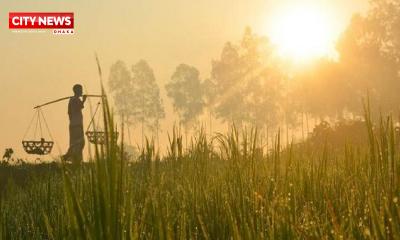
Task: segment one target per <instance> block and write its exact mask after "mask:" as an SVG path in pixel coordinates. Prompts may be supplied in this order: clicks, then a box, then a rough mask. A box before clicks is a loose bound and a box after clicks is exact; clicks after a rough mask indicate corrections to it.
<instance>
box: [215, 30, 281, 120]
mask: <svg viewBox="0 0 400 240" xmlns="http://www.w3.org/2000/svg"><path fill="white" fill-rule="evenodd" d="M282 77H283V75H282V74H281V73H280V72H279V70H278V68H276V67H275V66H274V64H273V58H272V47H271V45H270V44H269V42H268V40H267V39H265V38H261V37H258V36H257V35H255V34H253V33H252V32H251V29H250V28H246V30H245V33H244V35H243V38H242V41H241V42H240V44H239V45H234V44H232V43H230V42H228V43H226V44H225V46H224V48H223V49H222V53H221V56H220V59H219V60H216V61H213V62H212V71H211V81H212V83H213V86H215V90H216V97H215V99H216V100H215V102H214V109H215V112H216V116H217V118H221V119H222V120H224V121H228V122H233V123H235V124H242V123H250V124H255V125H257V126H259V127H262V126H264V125H266V124H270V125H273V124H276V121H273V119H274V118H275V117H276V116H277V115H278V112H279V109H280V106H279V105H280V100H281V99H280V95H281V81H282Z"/></svg>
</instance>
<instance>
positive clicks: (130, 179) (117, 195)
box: [0, 99, 400, 239]
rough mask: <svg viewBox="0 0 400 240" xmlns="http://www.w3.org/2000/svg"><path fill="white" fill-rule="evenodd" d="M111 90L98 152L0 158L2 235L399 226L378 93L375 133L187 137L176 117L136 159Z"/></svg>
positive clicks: (342, 235) (215, 233)
mask: <svg viewBox="0 0 400 240" xmlns="http://www.w3.org/2000/svg"><path fill="white" fill-rule="evenodd" d="M104 101H105V102H104V105H105V106H106V107H105V108H104V122H105V126H106V128H105V131H106V133H107V143H106V144H105V146H104V147H101V146H96V149H95V152H94V156H93V157H92V160H91V161H90V162H89V163H85V164H83V165H82V166H78V167H76V166H75V167H73V166H69V165H56V164H54V165H51V166H50V165H49V166H46V165H42V166H36V165H29V164H25V165H21V166H1V167H0V172H1V173H2V174H9V175H10V176H9V177H7V178H5V179H7V183H4V184H3V183H2V184H1V190H0V194H1V195H0V236H1V238H2V239H399V238H400V207H399V203H400V202H399V197H400V196H399V194H400V192H399V190H400V188H399V176H400V168H399V154H398V151H397V148H398V147H399V145H398V139H397V137H396V134H395V130H394V126H393V120H392V119H391V118H390V117H388V118H381V121H380V122H378V123H373V121H372V117H371V115H370V112H369V106H368V103H366V104H365V131H366V132H367V133H368V145H363V146H353V145H351V144H346V143H343V147H341V148H339V149H337V148H333V147H332V146H330V145H329V142H325V143H324V144H322V145H320V147H315V146H311V147H310V146H307V144H291V145H289V146H287V147H285V148H283V147H282V145H281V142H280V134H279V133H278V134H277V135H276V137H275V141H274V147H273V148H272V149H270V150H269V151H263V148H262V144H261V142H260V137H259V135H258V131H257V129H255V128H254V129H246V128H244V129H239V128H237V127H236V126H232V128H231V130H230V132H229V133H228V134H217V135H215V136H214V137H212V138H209V137H208V136H207V135H206V134H205V133H204V131H200V132H199V133H198V134H197V135H196V136H195V137H193V138H192V140H191V143H190V144H189V145H188V147H187V148H184V146H183V143H182V139H183V137H182V135H181V133H180V131H179V129H178V128H174V129H173V131H172V133H171V134H170V135H169V147H168V152H167V154H166V155H165V156H160V155H159V154H158V151H157V149H156V148H155V145H154V142H153V141H152V140H147V141H146V144H145V147H144V148H143V149H142V150H141V154H140V156H139V158H138V159H137V160H136V161H133V162H130V161H128V160H127V159H126V158H125V157H124V156H125V154H124V146H123V144H119V143H117V142H116V141H115V138H114V134H115V122H114V119H113V116H112V114H111V112H112V111H111V110H110V108H109V107H108V104H107V100H106V99H105V100H104ZM122 128H123V127H122ZM121 130H122V133H123V129H121ZM122 135H123V134H122ZM122 138H123V137H122ZM122 142H123V141H122ZM21 172H24V173H25V174H24V175H25V176H27V175H28V177H26V179H25V180H24V181H20V179H19V177H17V176H19V174H20V173H21Z"/></svg>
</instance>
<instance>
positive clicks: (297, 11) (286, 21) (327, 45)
mask: <svg viewBox="0 0 400 240" xmlns="http://www.w3.org/2000/svg"><path fill="white" fill-rule="evenodd" d="M270 26H271V27H270V29H271V32H270V38H271V41H272V42H273V44H275V45H276V47H277V48H278V51H279V54H280V55H281V56H283V57H288V58H291V59H292V60H294V61H297V62H305V61H308V60H310V59H314V58H318V57H322V56H331V57H333V55H334V43H335V38H336V36H335V35H336V34H335V26H334V21H333V19H331V18H329V15H328V14H327V13H326V11H323V10H322V8H318V7H317V6H316V5H304V4H303V5H290V6H288V7H287V8H284V9H282V10H281V11H279V12H278V13H277V15H276V16H274V17H273V18H272V19H271V23H270Z"/></svg>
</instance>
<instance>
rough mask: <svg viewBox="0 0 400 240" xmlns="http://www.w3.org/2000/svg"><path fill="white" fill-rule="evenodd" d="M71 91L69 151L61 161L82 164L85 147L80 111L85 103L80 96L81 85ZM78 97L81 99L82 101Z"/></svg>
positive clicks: (69, 104) (84, 98)
mask: <svg viewBox="0 0 400 240" xmlns="http://www.w3.org/2000/svg"><path fill="white" fill-rule="evenodd" d="M72 90H73V91H74V96H73V97H71V98H70V100H69V103H68V116H69V149H68V151H67V153H66V154H65V155H64V156H63V159H64V160H65V161H72V163H74V164H78V163H81V162H82V159H83V156H82V155H83V154H82V152H83V147H84V146H85V137H84V134H83V116H82V109H83V107H84V106H83V105H84V103H85V101H86V95H83V96H82V85H80V84H76V85H74V87H73V88H72ZM80 97H82V100H81V98H80Z"/></svg>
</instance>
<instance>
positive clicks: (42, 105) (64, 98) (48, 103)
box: [33, 94, 105, 109]
mask: <svg viewBox="0 0 400 240" xmlns="http://www.w3.org/2000/svg"><path fill="white" fill-rule="evenodd" d="M83 96H86V97H105V96H103V95H94V94H87V95H83ZM72 97H74V96H70V97H63V98H60V99H57V100H54V101H50V102H47V103H44V104H41V105H37V106H35V107H34V108H33V109H36V108H41V107H44V106H47V105H50V104H53V103H57V102H61V101H64V100H67V99H70V98H72Z"/></svg>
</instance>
